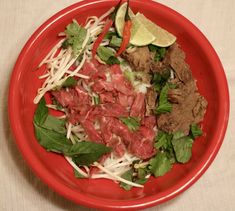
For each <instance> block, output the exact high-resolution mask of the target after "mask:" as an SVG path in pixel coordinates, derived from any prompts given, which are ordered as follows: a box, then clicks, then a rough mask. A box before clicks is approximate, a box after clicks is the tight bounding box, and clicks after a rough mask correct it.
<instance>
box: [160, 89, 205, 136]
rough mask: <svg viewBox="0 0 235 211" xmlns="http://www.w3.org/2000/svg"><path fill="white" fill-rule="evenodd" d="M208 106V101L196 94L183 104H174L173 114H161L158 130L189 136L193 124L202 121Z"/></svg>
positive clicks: (189, 96)
mask: <svg viewBox="0 0 235 211" xmlns="http://www.w3.org/2000/svg"><path fill="white" fill-rule="evenodd" d="M206 106H207V102H206V100H205V99H204V98H203V97H202V96H200V94H199V93H198V92H194V93H192V94H191V95H188V96H187V97H186V98H185V99H184V102H183V103H178V104H173V109H172V112H171V113H166V114H161V115H160V116H159V117H158V120H157V124H158V128H159V129H160V130H163V131H166V132H176V131H182V132H184V133H185V135H187V134H188V133H189V129H190V125H191V124H192V123H199V122H200V121H202V119H203V116H204V114H205V111H206ZM195 110H196V112H194V111H195Z"/></svg>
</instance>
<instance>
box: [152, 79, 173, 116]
mask: <svg viewBox="0 0 235 211" xmlns="http://www.w3.org/2000/svg"><path fill="white" fill-rule="evenodd" d="M169 89H170V87H169V85H168V84H166V85H165V86H164V87H163V88H162V90H161V92H160V96H159V103H158V106H157V108H156V110H155V112H156V114H162V113H168V112H171V111H172V105H171V104H170V103H169V101H168V91H169Z"/></svg>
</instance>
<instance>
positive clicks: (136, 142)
mask: <svg viewBox="0 0 235 211" xmlns="http://www.w3.org/2000/svg"><path fill="white" fill-rule="evenodd" d="M154 137H155V132H154V131H153V130H152V129H149V128H147V127H144V126H141V127H140V129H139V131H138V133H135V134H134V136H133V138H134V139H133V140H132V141H131V142H130V145H129V147H128V149H129V151H130V152H131V153H132V154H134V155H135V156H137V157H139V158H141V159H148V158H151V157H152V156H153V155H154V154H155V153H156V151H155V148H154Z"/></svg>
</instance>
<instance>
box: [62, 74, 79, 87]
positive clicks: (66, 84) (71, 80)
mask: <svg viewBox="0 0 235 211" xmlns="http://www.w3.org/2000/svg"><path fill="white" fill-rule="evenodd" d="M76 85H77V80H76V79H75V78H74V77H71V76H70V77H68V78H67V79H66V80H65V81H64V82H63V83H62V85H61V87H62V88H66V87H73V86H76Z"/></svg>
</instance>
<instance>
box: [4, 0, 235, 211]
mask: <svg viewBox="0 0 235 211" xmlns="http://www.w3.org/2000/svg"><path fill="white" fill-rule="evenodd" d="M75 2H77V1H76V0H38V1H34V0H0V20H1V23H0V46H1V56H0V101H1V104H0V109H1V113H0V117H1V120H0V140H1V141H0V210H4V211H5V210H6V211H8V210H31V211H37V210H38V211H41V210H44V211H47V210H48V211H50V210H53V211H57V210H86V211H88V210H92V209H89V208H84V207H81V206H78V205H76V204H74V203H72V202H70V201H68V200H66V199H64V198H62V197H61V196H59V195H58V194H57V193H55V192H53V191H52V190H51V189H49V188H48V187H47V186H46V185H45V184H43V183H42V182H41V181H40V180H39V179H38V178H37V177H36V176H35V175H34V174H33V173H32V171H31V170H30V168H29V167H28V166H27V165H26V163H25V161H24V160H23V159H22V156H21V155H20V154H19V151H18V149H17V147H16V146H15V143H14V140H13V138H12V135H11V131H10V128H9V123H8V117H7V95H8V84H9V78H10V75H11V71H12V68H13V65H14V63H15V61H16V59H17V56H18V55H19V52H20V50H21V48H22V47H23V45H24V43H25V42H26V41H27V40H28V38H29V36H30V35H31V34H32V33H33V31H34V30H35V29H37V27H38V26H39V25H41V24H42V23H43V22H44V21H45V20H47V19H48V18H49V17H50V16H51V15H53V14H54V13H56V12H57V11H59V10H61V9H62V8H64V7H66V6H69V5H71V4H73V3H75ZM158 2H161V3H163V4H165V5H167V6H169V7H171V8H173V9H174V10H176V11H178V12H179V13H181V14H182V15H184V16H185V17H187V18H188V19H189V20H190V21H192V22H193V23H194V24H195V25H196V26H197V27H198V28H199V29H200V30H201V31H202V32H203V33H204V34H205V35H206V37H207V38H208V39H209V41H210V42H211V43H212V45H213V46H214V48H215V50H216V51H217V53H218V55H219V57H220V59H221V61H222V64H223V66H224V69H225V73H226V76H227V80H228V84H229V89H230V101H231V105H230V107H231V111H230V119H229V125H228V129H227V133H226V136H225V139H224V143H223V145H222V147H221V150H220V151H219V153H218V155H217V157H216V159H215V160H214V162H213V164H212V165H211V166H210V168H209V169H208V171H207V172H206V173H205V174H204V175H203V176H202V177H201V178H200V179H199V181H198V182H196V184H194V185H193V186H192V187H191V188H189V189H188V190H187V191H185V192H184V193H182V194H180V195H179V196H178V197H176V198H175V199H173V200H171V201H169V202H167V203H164V204H162V205H159V206H156V207H152V208H149V209H147V210H148V211H153V210H161V211H164V210H169V211H171V210H174V211H175V210H180V211H188V210H190V211H194V210H202V211H203V210H209V211H210V210H216V211H217V210H226V211H230V210H231V211H232V210H235V200H234V199H235V162H234V161H235V141H234V140H233V135H232V134H233V130H232V128H233V129H235V97H234V96H235V65H234V61H235V59H234V49H235V15H234V9H235V1H234V0H216V1H214V0H206V1H205V0H195V1H188V0H159V1H158Z"/></svg>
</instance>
